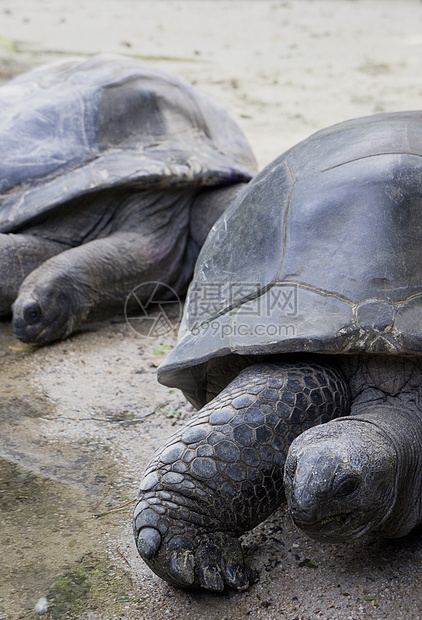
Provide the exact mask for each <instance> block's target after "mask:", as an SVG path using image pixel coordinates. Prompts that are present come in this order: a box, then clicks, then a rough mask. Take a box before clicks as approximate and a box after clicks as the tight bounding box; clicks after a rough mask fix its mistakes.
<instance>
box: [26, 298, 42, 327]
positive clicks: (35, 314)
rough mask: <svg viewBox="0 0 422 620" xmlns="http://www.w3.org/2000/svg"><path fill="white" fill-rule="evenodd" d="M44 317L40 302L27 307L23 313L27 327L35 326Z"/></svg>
mask: <svg viewBox="0 0 422 620" xmlns="http://www.w3.org/2000/svg"><path fill="white" fill-rule="evenodd" d="M41 317H42V310H41V306H40V304H39V303H38V302H33V303H31V304H29V305H28V306H26V308H25V310H24V311H23V318H24V320H25V323H27V325H35V323H38V321H39V320H40V319H41Z"/></svg>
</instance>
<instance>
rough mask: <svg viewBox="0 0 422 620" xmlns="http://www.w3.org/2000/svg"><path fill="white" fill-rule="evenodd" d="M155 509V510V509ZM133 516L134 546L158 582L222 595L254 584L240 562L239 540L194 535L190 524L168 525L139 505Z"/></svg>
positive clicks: (228, 536)
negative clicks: (228, 588)
mask: <svg viewBox="0 0 422 620" xmlns="http://www.w3.org/2000/svg"><path fill="white" fill-rule="evenodd" d="M156 508H157V506H156ZM136 512H137V514H136V516H135V539H136V546H137V549H138V552H139V554H140V556H141V557H142V558H143V560H144V561H145V562H146V563H147V564H148V565H149V566H150V567H151V568H152V569H153V570H154V572H155V573H157V574H158V575H159V576H160V577H161V578H162V579H164V580H165V581H167V582H168V583H171V584H172V585H176V586H179V587H185V588H192V587H202V588H205V589H206V590H211V591H213V592H222V591H223V590H224V589H225V587H226V586H228V587H230V588H233V589H235V590H245V589H246V588H248V587H249V585H250V584H251V583H253V582H254V581H256V577H255V574H254V573H253V571H252V570H251V569H250V568H249V566H247V564H246V563H245V561H244V558H243V553H242V548H241V544H240V541H239V539H237V538H235V536H234V535H232V534H230V533H225V532H212V533H198V531H197V528H196V527H195V525H194V524H189V523H186V522H185V523H184V524H183V523H182V522H180V521H178V522H177V523H171V522H170V521H169V520H167V519H163V518H162V517H161V518H160V517H159V516H158V515H157V514H156V513H155V514H156V519H155V521H156V523H155V525H154V526H153V525H152V524H151V523H152V521H153V520H154V518H153V514H152V513H153V508H152V506H148V507H146V506H145V503H144V502H141V506H140V510H139V512H138V511H136Z"/></svg>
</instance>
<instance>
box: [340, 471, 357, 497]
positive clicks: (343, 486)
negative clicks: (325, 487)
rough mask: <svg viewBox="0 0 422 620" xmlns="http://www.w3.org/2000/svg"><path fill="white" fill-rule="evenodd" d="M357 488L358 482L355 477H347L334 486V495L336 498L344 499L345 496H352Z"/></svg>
mask: <svg viewBox="0 0 422 620" xmlns="http://www.w3.org/2000/svg"><path fill="white" fill-rule="evenodd" d="M358 486H359V480H358V479H357V478H356V477H355V476H353V477H348V478H346V479H345V480H342V481H341V482H340V483H339V484H337V485H336V487H335V489H334V494H335V496H336V497H346V496H347V495H352V494H353V493H354V492H355V491H356V490H357V488H358Z"/></svg>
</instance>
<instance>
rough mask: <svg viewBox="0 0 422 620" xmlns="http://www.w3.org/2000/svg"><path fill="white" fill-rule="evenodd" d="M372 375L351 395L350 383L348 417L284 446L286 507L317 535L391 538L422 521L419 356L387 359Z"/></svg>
mask: <svg viewBox="0 0 422 620" xmlns="http://www.w3.org/2000/svg"><path fill="white" fill-rule="evenodd" d="M356 359H359V358H356ZM368 361H369V363H370V362H371V359H370V358H369V359H368ZM373 361H374V359H372V362H373ZM365 364H366V362H365V360H362V361H361V364H360V366H361V367H362V366H364V365H365ZM400 365H401V368H400ZM372 368H374V364H373V363H372ZM366 374H367V376H368V377H370V376H371V369H370V368H369V372H368V369H366ZM372 374H373V373H372ZM378 375H379V377H378V381H377V382H376V383H378V385H377V386H375V385H371V386H369V385H368V384H367V385H361V386H360V387H359V386H358V390H357V393H356V395H353V392H354V391H356V388H354V387H353V385H352V396H355V397H354V399H353V404H352V407H351V415H350V417H347V418H341V419H337V420H334V421H331V422H328V423H327V424H324V425H323V426H320V427H318V428H312V429H310V430H308V431H306V432H305V433H303V435H301V436H300V437H298V438H297V439H295V441H294V442H293V443H292V445H291V447H290V450H289V454H288V457H287V460H286V467H285V487H286V495H287V499H288V504H289V510H290V513H291V515H292V517H293V520H294V521H295V523H296V525H297V526H298V527H300V528H301V529H302V530H303V531H304V532H305V533H306V534H308V535H309V536H311V537H312V538H315V539H316V540H320V541H326V542H340V541H345V540H350V538H359V537H362V536H364V535H366V536H380V537H389V538H396V537H400V536H404V535H405V534H407V533H408V532H410V531H411V530H412V529H413V528H414V527H415V526H416V525H418V524H419V523H420V522H421V521H422V459H421V452H422V405H421V403H422V401H421V396H422V387H421V386H422V362H421V361H420V360H419V359H418V358H416V357H415V358H407V359H406V358H392V359H391V360H389V363H384V364H382V365H381V363H380V365H379V372H378ZM355 376H356V375H355ZM372 384H374V382H373V381H372Z"/></svg>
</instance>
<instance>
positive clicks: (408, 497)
mask: <svg viewBox="0 0 422 620" xmlns="http://www.w3.org/2000/svg"><path fill="white" fill-rule="evenodd" d="M393 400H395V399H387V401H386V402H383V403H381V402H379V401H375V402H373V403H366V404H364V403H358V404H355V405H352V411H351V415H352V416H354V417H356V419H359V420H362V421H366V422H369V423H371V424H373V425H374V426H376V428H377V429H378V431H380V432H382V433H383V434H384V435H385V436H386V437H387V438H388V440H389V441H390V442H391V443H392V445H393V447H394V450H395V452H396V454H397V462H398V467H397V472H396V478H395V482H394V483H395V489H394V495H395V501H394V505H393V506H392V510H391V512H390V513H389V514H388V515H387V518H386V519H385V520H384V521H383V523H382V525H381V527H380V532H382V533H383V535H384V536H387V537H391V538H398V537H400V536H404V535H405V534H407V533H408V532H410V531H411V530H412V529H413V528H414V527H415V526H416V525H418V524H419V523H421V522H422V503H421V496H422V459H421V456H420V455H421V453H422V411H421V410H420V409H419V408H418V407H417V405H416V403H415V401H414V399H413V398H412V397H411V396H409V397H408V398H407V399H406V398H403V394H402V395H401V398H399V399H397V401H398V402H396V403H394V402H391V401H393Z"/></svg>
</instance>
